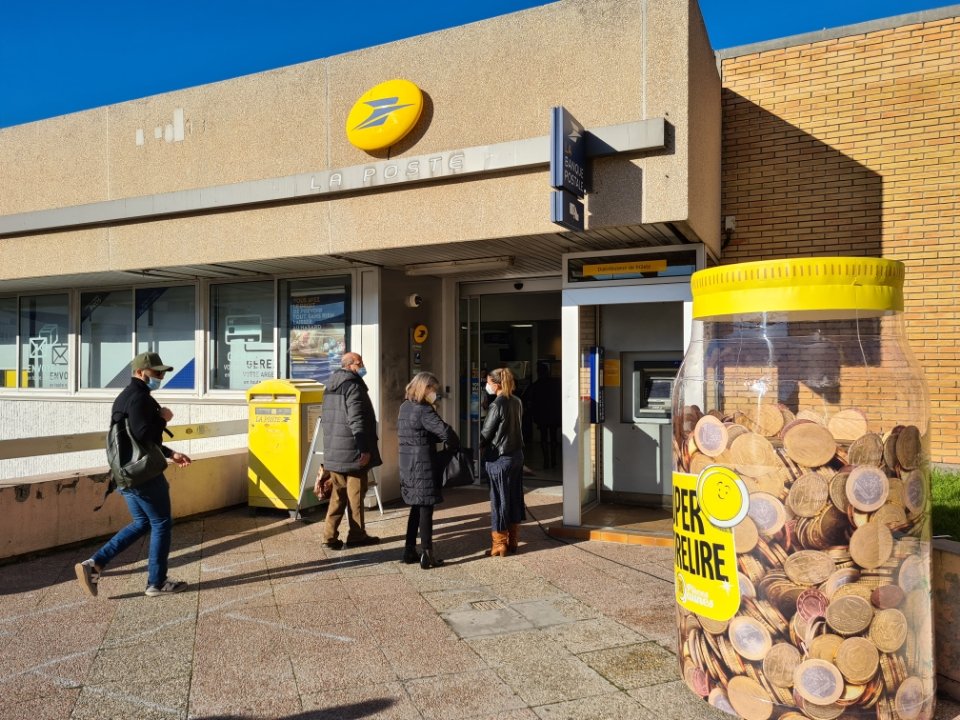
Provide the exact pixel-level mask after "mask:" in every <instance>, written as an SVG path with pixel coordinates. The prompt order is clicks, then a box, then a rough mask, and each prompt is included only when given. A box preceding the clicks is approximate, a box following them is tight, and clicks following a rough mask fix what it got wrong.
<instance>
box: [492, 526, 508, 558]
mask: <svg viewBox="0 0 960 720" xmlns="http://www.w3.org/2000/svg"><path fill="white" fill-rule="evenodd" d="M490 535H491V536H492V538H493V544H492V545H491V546H490V556H491V557H493V556H499V557H505V556H506V554H507V542H508V541H509V539H510V536H509V535H507V533H505V532H497V531H496V530H493V531H491V533H490Z"/></svg>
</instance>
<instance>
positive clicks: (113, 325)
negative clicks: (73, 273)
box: [80, 290, 133, 388]
mask: <svg viewBox="0 0 960 720" xmlns="http://www.w3.org/2000/svg"><path fill="white" fill-rule="evenodd" d="M132 347H133V294H132V293H131V292H130V291H129V290H118V291H115V292H85V293H81V294H80V387H81V388H117V387H123V386H125V385H126V384H127V383H128V382H130V359H131V357H132V356H131V354H130V350H131V349H132Z"/></svg>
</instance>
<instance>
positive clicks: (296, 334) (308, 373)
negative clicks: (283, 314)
mask: <svg viewBox="0 0 960 720" xmlns="http://www.w3.org/2000/svg"><path fill="white" fill-rule="evenodd" d="M338 290H339V292H333V293H315V294H310V295H299V296H293V297H291V298H290V306H289V313H290V315H289V317H290V377H291V378H292V379H295V380H298V379H309V380H317V381H318V382H325V381H326V379H327V378H328V377H329V376H330V373H331V372H333V370H335V369H336V368H338V367H340V357H341V356H342V355H343V353H345V352H346V349H347V346H346V322H345V318H344V310H345V307H346V297H345V294H344V292H343V289H342V288H338Z"/></svg>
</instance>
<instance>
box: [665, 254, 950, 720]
mask: <svg viewBox="0 0 960 720" xmlns="http://www.w3.org/2000/svg"><path fill="white" fill-rule="evenodd" d="M903 273H904V268H903V264H902V263H899V262H895V261H890V260H881V259H873V258H804V259H792V260H772V261H762V262H752V263H744V264H740V265H729V266H721V267H715V268H710V269H708V270H703V271H700V272H697V273H695V274H694V275H693V277H692V279H691V286H692V292H693V318H694V327H693V332H692V341H691V343H690V347H689V349H688V351H687V354H686V357H685V358H684V361H683V365H682V366H681V368H680V371H679V374H678V376H677V380H676V385H675V388H674V394H673V423H674V425H673V427H674V474H673V506H674V534H675V577H676V593H677V594H676V598H677V627H678V649H679V650H678V658H679V661H680V671H681V674H682V676H683V678H684V680H685V682H686V684H687V686H688V687H689V688H690V689H691V690H692V691H693V692H694V693H696V694H697V695H699V696H700V697H702V698H704V699H706V700H707V701H708V702H709V703H710V704H711V705H713V706H715V707H717V708H719V709H721V710H724V711H726V712H728V713H730V714H733V715H739V716H741V717H744V718H748V719H749V720H766V719H767V718H769V717H780V718H791V719H793V718H803V717H809V718H813V719H814V720H832V719H833V718H854V717H856V718H881V719H885V718H890V719H891V720H892V719H893V718H905V719H908V720H915V719H917V718H931V717H932V716H933V710H934V693H935V686H934V682H935V681H934V678H935V675H934V661H933V658H934V650H933V632H932V620H931V615H932V608H931V598H930V557H931V544H930V492H929V488H930V485H929V469H930V457H929V447H930V437H929V431H930V422H929V420H930V411H929V398H928V392H927V388H926V383H925V381H924V378H923V372H922V369H921V368H920V366H919V364H918V363H917V361H916V360H915V358H914V356H913V354H912V353H911V352H910V349H909V348H908V346H907V342H906V335H905V331H904V323H903Z"/></svg>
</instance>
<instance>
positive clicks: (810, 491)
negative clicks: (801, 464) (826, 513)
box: [787, 472, 830, 518]
mask: <svg viewBox="0 0 960 720" xmlns="http://www.w3.org/2000/svg"><path fill="white" fill-rule="evenodd" d="M829 498H830V484H829V483H828V482H827V480H826V478H824V477H823V476H822V475H820V474H818V473H812V472H810V473H806V474H804V475H801V476H800V477H799V478H797V479H796V480H795V481H794V483H793V485H791V486H790V492H789V493H787V507H788V508H790V509H791V510H792V511H793V514H794V515H796V516H798V517H808V518H809V517H815V516H816V515H817V514H818V513H819V512H820V511H821V510H822V509H823V506H824V505H826V504H827V501H828V500H829Z"/></svg>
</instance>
